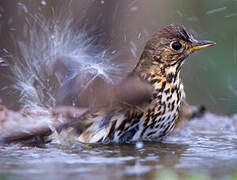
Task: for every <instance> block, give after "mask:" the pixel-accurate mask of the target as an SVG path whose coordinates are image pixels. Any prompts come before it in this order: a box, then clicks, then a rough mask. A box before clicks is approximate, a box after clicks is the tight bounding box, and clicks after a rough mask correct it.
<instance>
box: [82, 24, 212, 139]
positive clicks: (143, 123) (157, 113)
mask: <svg viewBox="0 0 237 180" xmlns="http://www.w3.org/2000/svg"><path fill="white" fill-rule="evenodd" d="M173 42H178V43H180V44H181V45H182V46H181V48H180V49H178V50H174V49H173V47H172V43H173ZM211 45H214V42H210V41H205V42H204V41H197V40H195V39H194V38H193V37H192V35H190V34H189V33H188V32H187V31H186V30H185V28H184V27H183V26H181V25H168V26H166V27H164V28H162V29H160V30H159V31H158V32H157V33H156V34H154V35H153V36H152V38H151V39H150V40H149V41H148V42H147V44H146V46H145V48H144V51H143V53H142V55H141V58H140V60H139V62H138V64H137V66H136V67H135V69H134V70H133V72H131V74H130V75H129V76H134V77H136V78H139V79H141V80H142V81H145V82H146V83H148V84H149V85H151V87H152V96H151V97H150V99H149V101H144V102H142V103H139V105H131V106H129V105H126V104H120V105H117V106H115V107H113V108H103V109H100V110H98V111H96V112H93V113H90V114H88V115H87V116H86V117H85V118H84V122H85V123H86V125H85V127H84V129H83V131H81V132H80V136H79V138H78V140H79V141H80V142H83V143H97V142H102V143H110V142H117V143H123V142H130V141H160V140H161V139H162V138H163V137H164V136H166V135H168V134H169V133H170V132H171V131H172V129H173V128H174V127H175V124H176V121H177V119H178V118H179V113H180V109H181V106H182V103H183V102H184V100H185V92H184V89H183V84H182V82H181V79H180V69H181V67H182V64H183V63H184V60H185V59H186V58H187V57H188V56H189V54H191V53H192V52H194V51H196V50H199V49H201V48H205V47H208V46H211Z"/></svg>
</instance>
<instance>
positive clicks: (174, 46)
mask: <svg viewBox="0 0 237 180" xmlns="http://www.w3.org/2000/svg"><path fill="white" fill-rule="evenodd" d="M171 47H172V49H174V50H176V51H178V50H180V49H181V47H182V44H181V43H180V42H173V43H172V44H171Z"/></svg>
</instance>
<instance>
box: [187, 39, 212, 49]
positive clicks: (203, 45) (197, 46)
mask: <svg viewBox="0 0 237 180" xmlns="http://www.w3.org/2000/svg"><path fill="white" fill-rule="evenodd" d="M214 45H216V43H215V42H214V41H206V40H201V41H195V42H193V43H192V46H191V47H190V48H189V49H188V50H190V51H197V50H200V49H204V48H207V47H210V46H214Z"/></svg>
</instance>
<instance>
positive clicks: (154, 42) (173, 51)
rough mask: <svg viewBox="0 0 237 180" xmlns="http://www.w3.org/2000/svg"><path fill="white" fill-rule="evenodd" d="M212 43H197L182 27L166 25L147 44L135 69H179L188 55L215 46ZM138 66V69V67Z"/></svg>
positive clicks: (204, 41) (203, 41)
mask: <svg viewBox="0 0 237 180" xmlns="http://www.w3.org/2000/svg"><path fill="white" fill-rule="evenodd" d="M215 44H216V43H215V42H213V41H206V40H202V41H198V40H196V39H194V38H193V36H192V35H191V34H190V33H189V32H188V31H187V30H186V29H185V28H184V26H182V25H173V24H171V25H168V26H165V27H163V28H161V29H160V30H158V32H157V33H155V34H154V35H153V36H152V38H151V39H150V40H149V41H148V42H147V44H146V46H145V49H144V52H143V54H142V57H141V59H140V62H139V64H138V66H137V68H141V69H142V68H144V69H147V68H148V69H149V67H151V66H153V67H154V66H157V65H158V66H163V67H172V66H177V67H178V68H179V70H180V67H181V65H182V63H183V62H184V60H185V59H186V58H187V57H188V56H189V54H191V53H193V52H195V51H197V50H200V49H203V48H207V47H210V46H213V45H215ZM139 66H140V67H139Z"/></svg>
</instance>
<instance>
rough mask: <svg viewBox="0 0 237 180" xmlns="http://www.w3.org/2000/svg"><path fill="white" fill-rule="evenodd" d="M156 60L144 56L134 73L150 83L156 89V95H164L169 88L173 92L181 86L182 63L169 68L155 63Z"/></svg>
mask: <svg viewBox="0 0 237 180" xmlns="http://www.w3.org/2000/svg"><path fill="white" fill-rule="evenodd" d="M149 58H156V57H152V56H149V55H147V54H145V55H144V54H143V55H142V57H141V59H140V61H139V63H138V65H137V66H136V68H135V69H134V72H135V73H136V74H137V75H138V76H139V77H140V78H142V79H144V80H146V81H148V82H149V83H150V84H151V85H152V86H153V88H154V93H157V92H159V93H162V92H163V91H165V90H167V89H168V88H169V89H170V90H171V89H172V88H173V87H177V86H179V85H180V84H181V80H180V67H181V65H182V64H181V63H182V62H180V63H178V62H177V63H175V64H173V65H172V66H168V65H166V64H165V63H160V62H158V61H157V63H154V62H155V61H154V59H149Z"/></svg>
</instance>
